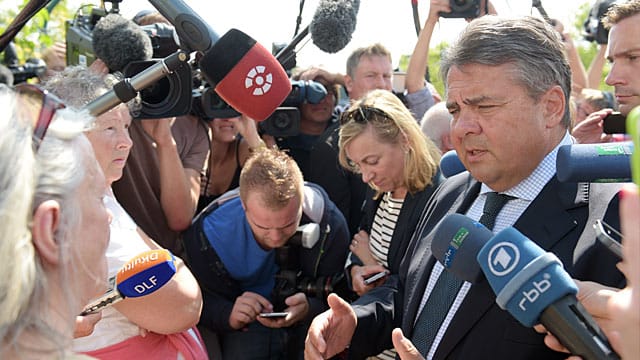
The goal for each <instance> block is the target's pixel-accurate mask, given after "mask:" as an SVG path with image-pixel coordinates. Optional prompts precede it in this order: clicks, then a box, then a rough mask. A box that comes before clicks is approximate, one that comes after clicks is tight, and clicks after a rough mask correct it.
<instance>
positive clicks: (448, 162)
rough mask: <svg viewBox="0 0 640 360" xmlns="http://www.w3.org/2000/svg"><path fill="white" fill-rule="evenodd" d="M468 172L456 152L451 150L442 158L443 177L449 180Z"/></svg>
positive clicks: (441, 170) (441, 169)
mask: <svg viewBox="0 0 640 360" xmlns="http://www.w3.org/2000/svg"><path fill="white" fill-rule="evenodd" d="M463 171H467V169H466V168H465V167H464V164H463V163H462V161H460V158H459V157H458V153H456V151H455V150H449V151H447V152H446V153H444V154H443V155H442V157H441V158H440V172H441V173H442V176H444V177H446V178H448V177H451V176H453V175H457V174H459V173H461V172H463Z"/></svg>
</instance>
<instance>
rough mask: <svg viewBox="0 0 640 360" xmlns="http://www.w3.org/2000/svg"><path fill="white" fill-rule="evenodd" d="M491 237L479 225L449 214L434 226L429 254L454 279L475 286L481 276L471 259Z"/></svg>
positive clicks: (468, 219)
mask: <svg viewBox="0 0 640 360" xmlns="http://www.w3.org/2000/svg"><path fill="white" fill-rule="evenodd" d="M492 236H493V233H492V232H491V231H489V229H487V228H486V227H484V226H483V225H482V224H480V223H479V222H477V221H473V220H471V218H469V217H467V216H464V215H462V214H449V215H447V216H445V217H443V218H442V220H440V222H439V223H438V225H436V228H435V233H434V236H433V241H432V242H431V253H432V254H433V256H434V257H435V258H436V259H438V261H439V262H440V263H441V264H442V265H443V266H444V267H445V268H446V269H447V270H448V271H450V272H451V273H453V274H454V275H455V276H456V277H457V278H458V279H461V280H464V281H468V282H470V283H477V282H480V281H482V279H484V274H483V273H482V269H480V266H478V263H477V262H476V261H475V257H476V256H477V255H478V252H479V251H480V249H481V248H482V247H483V246H484V244H485V243H486V242H487V241H488V240H489V239H491V237H492Z"/></svg>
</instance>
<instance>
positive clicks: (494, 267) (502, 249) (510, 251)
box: [488, 242, 520, 276]
mask: <svg viewBox="0 0 640 360" xmlns="http://www.w3.org/2000/svg"><path fill="white" fill-rule="evenodd" d="M488 260H489V264H488V265H489V270H490V271H491V273H492V274H494V275H495V276H505V275H508V274H509V273H510V272H512V271H513V270H514V269H515V268H516V266H518V262H519V261H520V250H518V247H517V246H516V245H514V244H512V243H510V242H500V243H498V244H496V245H494V246H493V247H492V248H491V250H489V257H488Z"/></svg>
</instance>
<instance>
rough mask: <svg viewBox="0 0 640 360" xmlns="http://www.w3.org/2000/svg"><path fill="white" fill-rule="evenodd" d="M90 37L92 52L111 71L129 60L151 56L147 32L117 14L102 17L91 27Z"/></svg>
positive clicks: (120, 68) (141, 59) (142, 59)
mask: <svg viewBox="0 0 640 360" xmlns="http://www.w3.org/2000/svg"><path fill="white" fill-rule="evenodd" d="M92 38H93V39H92V45H93V52H94V53H95V55H96V57H98V58H99V59H101V60H102V61H104V63H105V65H107V67H108V68H109V70H110V71H111V72H114V71H122V70H123V69H124V67H125V66H127V65H128V64H129V63H131V62H134V61H145V60H149V59H151V57H152V56H153V47H152V45H151V40H150V39H149V36H148V35H147V33H146V32H145V31H144V30H142V28H140V26H138V25H136V24H135V23H134V22H133V21H131V20H128V19H125V18H124V17H122V16H120V15H118V14H108V15H107V16H104V17H102V19H100V20H99V21H98V22H97V23H96V26H95V27H94V29H93V35H92Z"/></svg>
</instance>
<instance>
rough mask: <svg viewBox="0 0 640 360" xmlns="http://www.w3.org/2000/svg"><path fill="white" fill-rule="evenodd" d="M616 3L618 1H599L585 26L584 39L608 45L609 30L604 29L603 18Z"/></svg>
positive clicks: (594, 5)
mask: <svg viewBox="0 0 640 360" xmlns="http://www.w3.org/2000/svg"><path fill="white" fill-rule="evenodd" d="M615 3H616V0H598V1H596V3H595V4H593V7H592V8H591V11H590V12H589V16H588V17H587V19H586V20H585V22H584V24H583V28H584V39H585V40H587V41H591V42H596V43H598V44H606V43H607V42H608V40H609V39H608V38H609V30H607V29H605V28H604V25H603V24H602V17H603V16H604V15H605V14H606V13H607V11H609V8H610V7H611V6H613V5H614V4H615Z"/></svg>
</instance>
